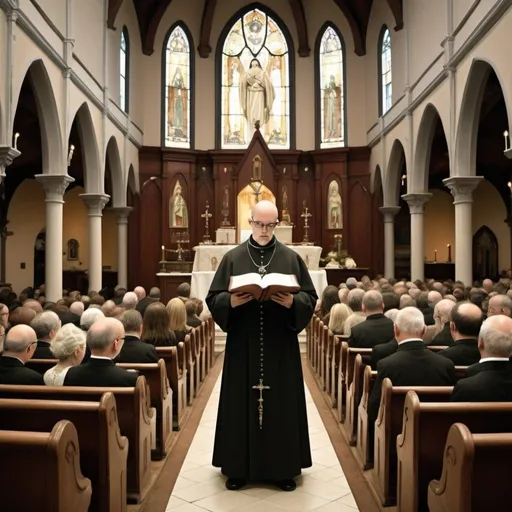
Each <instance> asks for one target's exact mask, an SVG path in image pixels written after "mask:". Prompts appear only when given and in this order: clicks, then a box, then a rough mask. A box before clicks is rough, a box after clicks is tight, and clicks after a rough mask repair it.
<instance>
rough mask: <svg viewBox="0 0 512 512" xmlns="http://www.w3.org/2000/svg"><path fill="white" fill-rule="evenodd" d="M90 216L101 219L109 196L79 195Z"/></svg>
mask: <svg viewBox="0 0 512 512" xmlns="http://www.w3.org/2000/svg"><path fill="white" fill-rule="evenodd" d="M80 197H81V198H82V201H83V202H84V203H85V206H87V210H88V211H89V212H88V213H89V215H90V216H94V217H101V214H102V212H103V208H105V205H106V204H107V203H108V200H109V199H110V196H109V195H107V194H80Z"/></svg>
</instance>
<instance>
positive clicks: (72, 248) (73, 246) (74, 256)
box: [68, 238, 79, 261]
mask: <svg viewBox="0 0 512 512" xmlns="http://www.w3.org/2000/svg"><path fill="white" fill-rule="evenodd" d="M78 246H79V244H78V240H75V239H74V238H71V239H70V240H68V261H76V260H78Z"/></svg>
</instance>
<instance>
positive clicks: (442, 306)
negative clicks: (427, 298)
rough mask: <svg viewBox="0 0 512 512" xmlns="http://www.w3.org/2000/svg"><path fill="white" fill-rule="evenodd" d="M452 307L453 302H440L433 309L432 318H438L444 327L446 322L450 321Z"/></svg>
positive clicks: (448, 300) (445, 300)
mask: <svg viewBox="0 0 512 512" xmlns="http://www.w3.org/2000/svg"><path fill="white" fill-rule="evenodd" d="M429 295H430V294H429ZM454 307H455V302H453V300H450V299H443V300H440V301H439V302H438V303H437V304H436V306H435V308H434V318H439V321H440V322H441V323H442V324H443V325H444V324H445V323H446V322H448V321H449V320H450V314H451V312H452V309H453V308H454Z"/></svg>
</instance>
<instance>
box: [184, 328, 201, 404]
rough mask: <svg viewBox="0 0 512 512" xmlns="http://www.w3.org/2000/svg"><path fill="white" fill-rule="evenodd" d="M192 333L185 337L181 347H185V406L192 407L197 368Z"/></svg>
mask: <svg viewBox="0 0 512 512" xmlns="http://www.w3.org/2000/svg"><path fill="white" fill-rule="evenodd" d="M191 335H192V333H190V334H187V335H186V336H185V341H184V342H183V345H184V346H185V358H184V361H185V367H186V369H187V372H186V377H187V378H186V386H187V398H188V400H187V405H192V402H193V401H194V398H195V396H196V391H197V386H198V382H197V368H198V367H199V366H198V364H197V359H196V346H195V336H194V338H193V339H192V336H191Z"/></svg>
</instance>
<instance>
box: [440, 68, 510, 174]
mask: <svg viewBox="0 0 512 512" xmlns="http://www.w3.org/2000/svg"><path fill="white" fill-rule="evenodd" d="M493 71H494V73H495V74H496V76H497V78H498V81H499V83H500V87H501V92H502V94H503V99H504V101H505V108H506V109H507V118H508V120H509V126H511V118H510V108H509V101H508V94H507V88H506V87H503V85H504V81H503V78H502V77H501V76H500V74H499V73H498V71H497V70H496V68H495V67H494V65H493V64H492V63H491V62H489V61H488V60H484V59H475V60H474V61H473V63H472V65H471V69H470V70H469V74H468V78H467V80H466V86H465V88H464V94H463V97H462V103H461V107H460V115H459V120H458V124H457V134H456V142H455V154H454V158H453V166H452V167H451V169H450V175H451V176H475V174H476V151H477V138H478V126H479V122H480V110H481V107H482V102H483V99H484V98H483V97H484V92H485V86H486V84H487V79H488V78H489V75H490V73H491V72H493Z"/></svg>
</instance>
